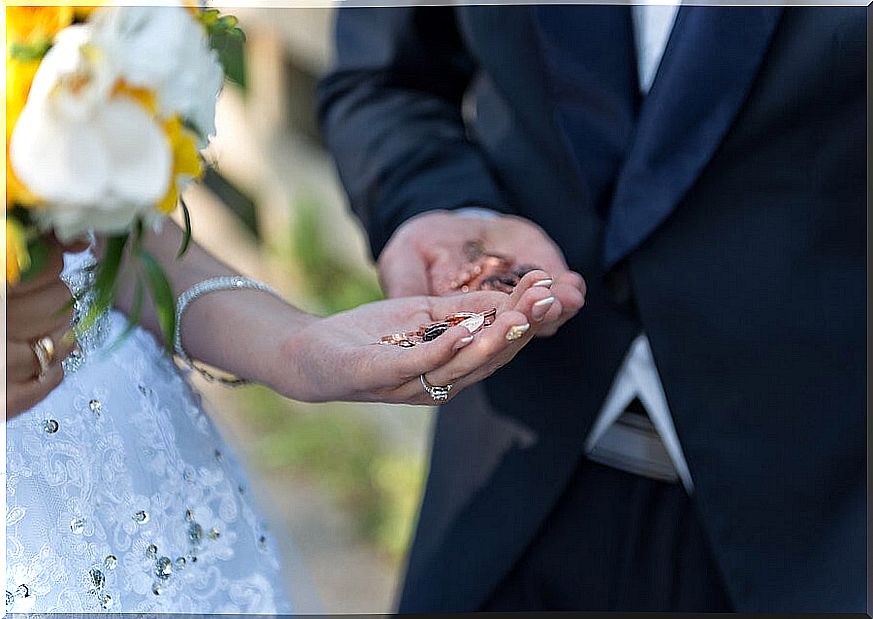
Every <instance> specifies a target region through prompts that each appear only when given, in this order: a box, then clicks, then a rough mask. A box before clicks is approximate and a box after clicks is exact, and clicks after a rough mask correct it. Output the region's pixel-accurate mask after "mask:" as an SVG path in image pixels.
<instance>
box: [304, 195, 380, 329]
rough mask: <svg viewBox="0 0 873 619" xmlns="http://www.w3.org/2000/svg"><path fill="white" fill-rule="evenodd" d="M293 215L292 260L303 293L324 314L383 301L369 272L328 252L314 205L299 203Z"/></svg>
mask: <svg viewBox="0 0 873 619" xmlns="http://www.w3.org/2000/svg"><path fill="white" fill-rule="evenodd" d="M296 213H297V217H296V221H295V226H294V229H293V231H292V240H291V250H292V252H293V257H292V259H293V260H294V261H295V263H296V265H297V266H298V268H299V271H300V273H301V276H302V278H303V284H304V287H305V289H306V290H307V293H309V294H311V295H312V296H313V297H314V298H315V300H316V301H318V303H319V304H320V305H321V306H322V308H323V309H324V311H325V312H327V313H329V314H334V313H336V312H341V311H344V310H347V309H351V308H353V307H357V306H358V305H361V304H363V303H369V302H371V301H378V300H379V299H381V298H383V294H382V290H381V288H380V287H379V282H378V281H377V280H376V277H375V275H374V274H373V272H372V270H364V269H363V268H361V267H360V266H357V265H351V264H348V263H347V262H344V261H342V260H340V259H339V258H337V257H336V256H335V255H334V254H333V253H331V252H330V251H329V249H328V244H327V242H326V239H325V237H324V229H325V226H324V225H323V224H322V222H321V221H320V220H321V209H319V208H318V205H317V204H315V203H314V202H312V201H309V200H305V201H301V202H300V203H299V204H298V205H297V208H296Z"/></svg>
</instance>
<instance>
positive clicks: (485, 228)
mask: <svg viewBox="0 0 873 619" xmlns="http://www.w3.org/2000/svg"><path fill="white" fill-rule="evenodd" d="M472 240H480V241H482V242H483V244H484V246H485V248H486V249H487V250H488V251H489V252H495V253H498V254H504V255H507V256H512V257H513V258H514V260H515V262H516V264H529V265H535V266H537V267H539V268H541V269H543V270H544V271H547V272H548V273H551V274H552V277H553V280H554V281H553V283H552V286H551V290H552V295H553V296H554V297H555V299H556V300H555V302H554V303H553V305H552V307H551V308H550V310H549V311H548V313H547V314H546V316H545V318H544V319H543V321H542V325H541V326H540V328H539V330H538V335H540V336H543V335H554V333H555V332H556V331H557V330H558V328H559V327H560V326H561V325H563V324H564V323H565V322H567V321H568V320H569V319H570V318H572V317H573V316H575V315H576V314H577V313H578V312H579V310H580V309H582V306H583V305H584V304H585V290H586V289H585V280H584V279H582V276H581V275H579V274H578V273H575V272H573V271H571V270H570V269H569V268H568V267H567V263H566V261H565V260H564V256H563V254H562V253H561V250H560V249H559V248H558V246H557V245H555V243H554V241H552V240H551V239H550V238H549V237H548V235H546V233H545V232H544V231H543V229H542V228H540V227H539V226H537V225H536V224H534V223H532V222H531V221H529V220H527V219H523V218H521V217H514V216H509V215H497V216H494V217H478V216H469V215H464V214H459V213H453V212H451V211H431V212H428V213H424V214H422V215H419V216H417V217H414V218H412V219H410V220H409V221H407V222H406V223H404V224H403V225H402V226H400V228H398V229H397V231H396V232H395V233H394V235H393V236H392V237H391V239H390V240H389V242H388V244H387V245H386V246H385V249H384V250H383V251H382V254H381V255H380V257H379V276H380V279H381V281H382V287H383V288H384V290H385V293H386V294H387V295H388V296H389V297H406V296H414V295H434V294H435V295H444V294H447V293H449V291H450V288H449V282H450V281H451V279H452V278H453V277H454V275H455V274H456V273H458V272H460V271H462V270H463V268H464V266H465V263H466V257H465V255H464V245H465V244H466V243H467V242H468V241H472Z"/></svg>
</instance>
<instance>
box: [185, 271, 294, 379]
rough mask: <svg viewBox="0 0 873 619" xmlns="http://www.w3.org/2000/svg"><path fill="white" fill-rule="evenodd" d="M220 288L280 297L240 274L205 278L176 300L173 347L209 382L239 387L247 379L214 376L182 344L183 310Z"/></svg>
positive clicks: (266, 287) (269, 288) (271, 290)
mask: <svg viewBox="0 0 873 619" xmlns="http://www.w3.org/2000/svg"><path fill="white" fill-rule="evenodd" d="M222 290H260V291H261V292H268V293H270V294H272V295H273V296H274V297H276V298H277V299H281V298H282V296H281V295H280V294H279V293H278V292H277V291H276V290H275V289H273V288H271V287H270V286H268V285H267V284H264V283H262V282H259V281H255V280H253V279H249V278H248V277H242V276H240V275H232V276H225V277H213V278H212V279H205V280H203V281H202V282H198V283H196V284H194V285H193V286H191V287H190V288H188V290H186V291H185V292H183V293H182V294H181V295H180V296H179V299H178V300H177V301H176V337H175V340H174V341H173V347H174V348H175V350H176V354H177V355H178V356H179V358H180V359H181V360H182V361H184V362H185V364H186V365H187V366H188V367H190V368H191V369H192V370H196V371H197V372H198V373H200V374H201V375H202V376H203V377H204V378H205V379H206V380H208V381H209V382H216V383H221V384H223V385H227V386H228V387H240V386H242V385H246V384H248V383H249V381H247V380H246V379H244V378H236V377H233V378H223V377H221V376H216V375H215V374H213V373H212V372H210V371H209V370H206V369H204V368H202V367H200V366H199V365H197V364H196V363H194V360H193V359H191V357H190V355H188V353H187V352H186V351H185V348H184V346H182V315H183V314H184V313H185V310H186V309H187V308H188V306H189V305H190V304H191V302H192V301H194V299H196V298H198V297H201V296H203V295H205V294H209V293H210V292H219V291H222Z"/></svg>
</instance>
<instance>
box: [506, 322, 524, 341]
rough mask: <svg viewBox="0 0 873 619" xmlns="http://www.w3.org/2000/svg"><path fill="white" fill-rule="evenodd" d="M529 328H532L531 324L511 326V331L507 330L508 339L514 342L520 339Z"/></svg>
mask: <svg viewBox="0 0 873 619" xmlns="http://www.w3.org/2000/svg"><path fill="white" fill-rule="evenodd" d="M528 329H530V325H529V324H523V325H515V326H513V327H510V329H509V331H507V332H506V339H507V341H510V342H512V341H515V340H517V339H519V338H520V337H521V336H523V335H524V334H525V333H527V330H528Z"/></svg>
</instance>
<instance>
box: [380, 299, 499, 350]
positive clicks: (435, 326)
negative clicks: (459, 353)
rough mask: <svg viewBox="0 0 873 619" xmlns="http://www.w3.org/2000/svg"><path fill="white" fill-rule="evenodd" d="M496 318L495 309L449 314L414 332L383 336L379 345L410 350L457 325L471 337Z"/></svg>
mask: <svg viewBox="0 0 873 619" xmlns="http://www.w3.org/2000/svg"><path fill="white" fill-rule="evenodd" d="M496 317H497V308H496V307H493V308H491V309H490V310H488V311H487V312H481V313H478V314H477V313H473V312H458V313H457V314H449V315H448V316H446V317H445V318H443V319H442V320H439V321H437V322H432V323H429V324H426V325H421V326H420V327H419V328H418V329H416V330H415V331H406V332H404V333H393V334H391V335H385V336H383V337H382V339H380V340H379V343H380V344H389V345H392V346H400V347H402V348H411V347H413V346H416V345H418V344H421V343H423V342H430V341H433V340H435V339H436V338H438V337H439V336H441V335H442V334H443V333H445V332H446V331H448V330H449V329H451V328H452V327H457V326H459V325H460V326H463V327H466V328H467V330H468V331H469V332H470V334H471V335H472V334H474V333H478V332H479V331H481V330H482V329H484V328H485V327H487V326H489V325H491V324H493V323H494V319H495V318H496Z"/></svg>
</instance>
